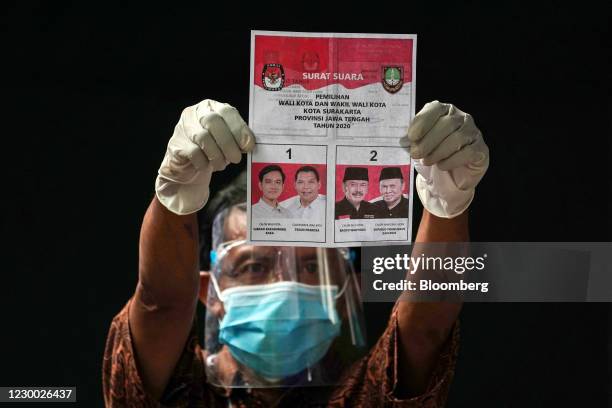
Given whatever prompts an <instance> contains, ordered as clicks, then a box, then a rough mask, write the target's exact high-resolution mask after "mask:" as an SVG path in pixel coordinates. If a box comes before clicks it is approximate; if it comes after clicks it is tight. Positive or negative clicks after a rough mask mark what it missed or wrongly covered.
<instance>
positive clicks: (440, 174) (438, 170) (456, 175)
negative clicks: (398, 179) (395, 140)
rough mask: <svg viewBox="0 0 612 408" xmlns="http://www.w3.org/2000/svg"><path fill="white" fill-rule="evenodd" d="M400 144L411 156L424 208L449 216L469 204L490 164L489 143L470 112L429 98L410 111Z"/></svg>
mask: <svg viewBox="0 0 612 408" xmlns="http://www.w3.org/2000/svg"><path fill="white" fill-rule="evenodd" d="M400 145H401V146H403V147H407V148H408V150H409V152H410V156H411V157H412V158H413V159H416V161H415V166H414V167H415V169H416V170H417V171H418V172H419V174H418V175H417V178H416V190H417V192H418V194H419V198H420V199H421V202H422V203H423V207H425V208H426V209H427V211H429V212H430V213H432V214H433V215H435V216H437V217H443V218H453V217H456V216H458V215H459V214H461V213H462V212H464V211H465V210H466V209H467V208H468V207H469V205H470V203H471V202H472V199H473V198H474V190H475V188H476V185H477V184H478V182H479V181H480V179H482V176H484V174H485V172H486V171H487V168H488V167H489V148H488V147H487V145H486V144H485V142H484V140H483V139H482V133H480V130H478V128H477V127H476V125H475V124H474V119H472V116H471V115H469V114H467V113H464V112H462V111H460V110H459V109H457V108H456V107H455V106H453V105H451V104H448V103H440V102H438V101H433V102H430V103H428V104H426V105H425V106H424V107H423V109H421V111H420V112H419V113H418V114H417V115H416V116H415V117H414V119H413V121H412V123H411V124H410V127H409V128H408V134H407V135H406V136H404V137H403V138H401V139H400Z"/></svg>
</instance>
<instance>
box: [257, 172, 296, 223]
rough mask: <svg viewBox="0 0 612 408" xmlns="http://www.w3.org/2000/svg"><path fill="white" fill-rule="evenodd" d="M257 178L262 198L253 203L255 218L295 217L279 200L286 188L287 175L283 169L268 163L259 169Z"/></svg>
mask: <svg viewBox="0 0 612 408" xmlns="http://www.w3.org/2000/svg"><path fill="white" fill-rule="evenodd" d="M257 178H258V179H259V182H258V183H257V188H258V192H259V194H258V195H260V198H259V200H258V201H257V202H255V203H252V207H251V211H252V216H253V218H254V219H264V218H293V214H292V213H291V212H290V211H289V210H287V208H285V207H283V206H282V205H280V203H279V202H278V198H279V197H280V196H281V194H282V193H283V190H284V188H285V179H286V176H285V173H284V172H283V169H282V168H281V167H280V166H279V165H276V164H270V165H267V166H265V167H264V168H262V169H261V170H259V172H258V173H257ZM253 187H255V186H253ZM255 194H256V192H254V195H255Z"/></svg>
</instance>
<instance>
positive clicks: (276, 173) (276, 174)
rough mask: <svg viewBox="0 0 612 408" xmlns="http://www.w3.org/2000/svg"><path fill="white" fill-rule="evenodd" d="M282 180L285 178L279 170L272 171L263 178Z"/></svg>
mask: <svg viewBox="0 0 612 408" xmlns="http://www.w3.org/2000/svg"><path fill="white" fill-rule="evenodd" d="M282 178H283V177H282V176H281V173H280V171H278V170H273V171H271V172H269V173H266V174H265V175H264V176H263V179H264V180H279V179H282Z"/></svg>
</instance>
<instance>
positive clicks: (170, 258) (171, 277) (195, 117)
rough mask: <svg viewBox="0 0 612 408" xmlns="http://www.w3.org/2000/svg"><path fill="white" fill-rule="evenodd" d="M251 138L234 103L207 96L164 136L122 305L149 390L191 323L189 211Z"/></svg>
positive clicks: (162, 381) (193, 290)
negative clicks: (134, 282)
mask: <svg viewBox="0 0 612 408" xmlns="http://www.w3.org/2000/svg"><path fill="white" fill-rule="evenodd" d="M253 145H254V137H253V134H252V132H251V131H250V130H249V129H248V127H247V125H246V124H245V123H244V121H243V120H242V118H240V115H239V114H238V111H237V110H236V109H234V108H233V107H231V106H230V105H227V104H222V103H219V102H215V101H211V100H205V101H202V102H200V103H199V104H197V105H195V106H190V107H188V108H186V109H185V110H184V111H183V113H182V114H181V118H180V120H179V122H178V124H177V125H176V127H175V130H174V134H173V136H172V138H171V139H170V142H169V143H168V149H167V151H166V155H165V157H164V160H163V162H162V165H161V167H160V169H159V175H158V177H157V180H156V184H155V190H156V197H155V198H154V199H153V201H152V202H151V204H150V205H149V208H148V210H147V213H146V215H145V217H144V221H143V224H142V229H141V233H140V247H139V250H140V251H139V275H138V278H139V279H138V286H137V287H136V292H135V294H134V297H133V300H132V302H131V303H130V308H129V321H130V331H131V335H132V339H133V345H134V349H135V354H136V361H137V363H138V370H139V373H140V375H141V377H142V381H143V383H144V385H145V387H146V389H147V392H149V393H150V394H151V395H152V396H153V397H155V398H159V397H160V396H161V395H162V393H163V391H164V388H165V387H166V385H167V383H168V380H169V379H170V376H171V375H172V372H173V370H174V367H175V366H176V363H177V362H178V359H179V358H180V356H181V353H182V351H183V349H184V347H185V342H186V341H187V338H188V336H189V332H190V329H191V327H192V324H193V319H194V314H195V310H196V304H197V299H198V290H199V266H198V223H197V217H196V214H195V213H196V212H197V211H198V210H199V209H201V208H202V207H203V206H204V205H205V204H206V201H207V200H208V195H209V191H208V187H209V183H210V179H211V175H212V173H213V172H214V171H219V170H223V169H224V168H225V166H226V165H227V164H228V163H229V162H232V163H238V162H239V161H240V159H241V157H242V152H246V151H250V150H251V149H252V147H253Z"/></svg>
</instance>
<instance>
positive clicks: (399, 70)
mask: <svg viewBox="0 0 612 408" xmlns="http://www.w3.org/2000/svg"><path fill="white" fill-rule="evenodd" d="M382 84H383V87H384V88H385V90H386V91H387V92H389V93H396V92H397V91H399V90H400V89H402V85H404V67H383V68H382Z"/></svg>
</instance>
